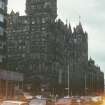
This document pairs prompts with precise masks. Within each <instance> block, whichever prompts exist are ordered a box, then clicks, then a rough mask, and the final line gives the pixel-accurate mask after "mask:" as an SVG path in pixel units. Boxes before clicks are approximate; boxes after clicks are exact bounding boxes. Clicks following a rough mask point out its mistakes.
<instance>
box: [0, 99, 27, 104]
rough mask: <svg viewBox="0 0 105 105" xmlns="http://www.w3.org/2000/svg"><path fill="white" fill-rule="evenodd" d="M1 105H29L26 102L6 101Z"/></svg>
mask: <svg viewBox="0 0 105 105" xmlns="http://www.w3.org/2000/svg"><path fill="white" fill-rule="evenodd" d="M1 105H29V104H28V103H27V102H25V101H14V100H6V101H3V102H2V103H1Z"/></svg>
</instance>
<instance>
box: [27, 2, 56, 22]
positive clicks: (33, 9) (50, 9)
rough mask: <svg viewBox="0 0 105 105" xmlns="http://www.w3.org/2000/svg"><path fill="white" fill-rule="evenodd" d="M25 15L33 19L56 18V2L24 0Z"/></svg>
mask: <svg viewBox="0 0 105 105" xmlns="http://www.w3.org/2000/svg"><path fill="white" fill-rule="evenodd" d="M26 14H27V15H30V16H33V17H37V16H39V17H46V18H48V19H51V20H53V21H54V20H55V18H56V17H57V0H26Z"/></svg>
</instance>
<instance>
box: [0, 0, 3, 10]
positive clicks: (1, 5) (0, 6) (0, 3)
mask: <svg viewBox="0 0 105 105" xmlns="http://www.w3.org/2000/svg"><path fill="white" fill-rule="evenodd" d="M0 8H2V9H4V2H2V1H0Z"/></svg>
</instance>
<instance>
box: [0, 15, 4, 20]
mask: <svg viewBox="0 0 105 105" xmlns="http://www.w3.org/2000/svg"><path fill="white" fill-rule="evenodd" d="M0 22H4V16H3V15H2V14H0Z"/></svg>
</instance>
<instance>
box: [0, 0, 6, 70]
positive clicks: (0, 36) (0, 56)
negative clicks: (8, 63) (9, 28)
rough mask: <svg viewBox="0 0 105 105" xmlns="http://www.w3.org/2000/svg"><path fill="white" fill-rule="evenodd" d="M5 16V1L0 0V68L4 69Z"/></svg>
mask: <svg viewBox="0 0 105 105" xmlns="http://www.w3.org/2000/svg"><path fill="white" fill-rule="evenodd" d="M6 15H7V0H0V67H1V68H3V67H5V58H6V34H5V29H6Z"/></svg>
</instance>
